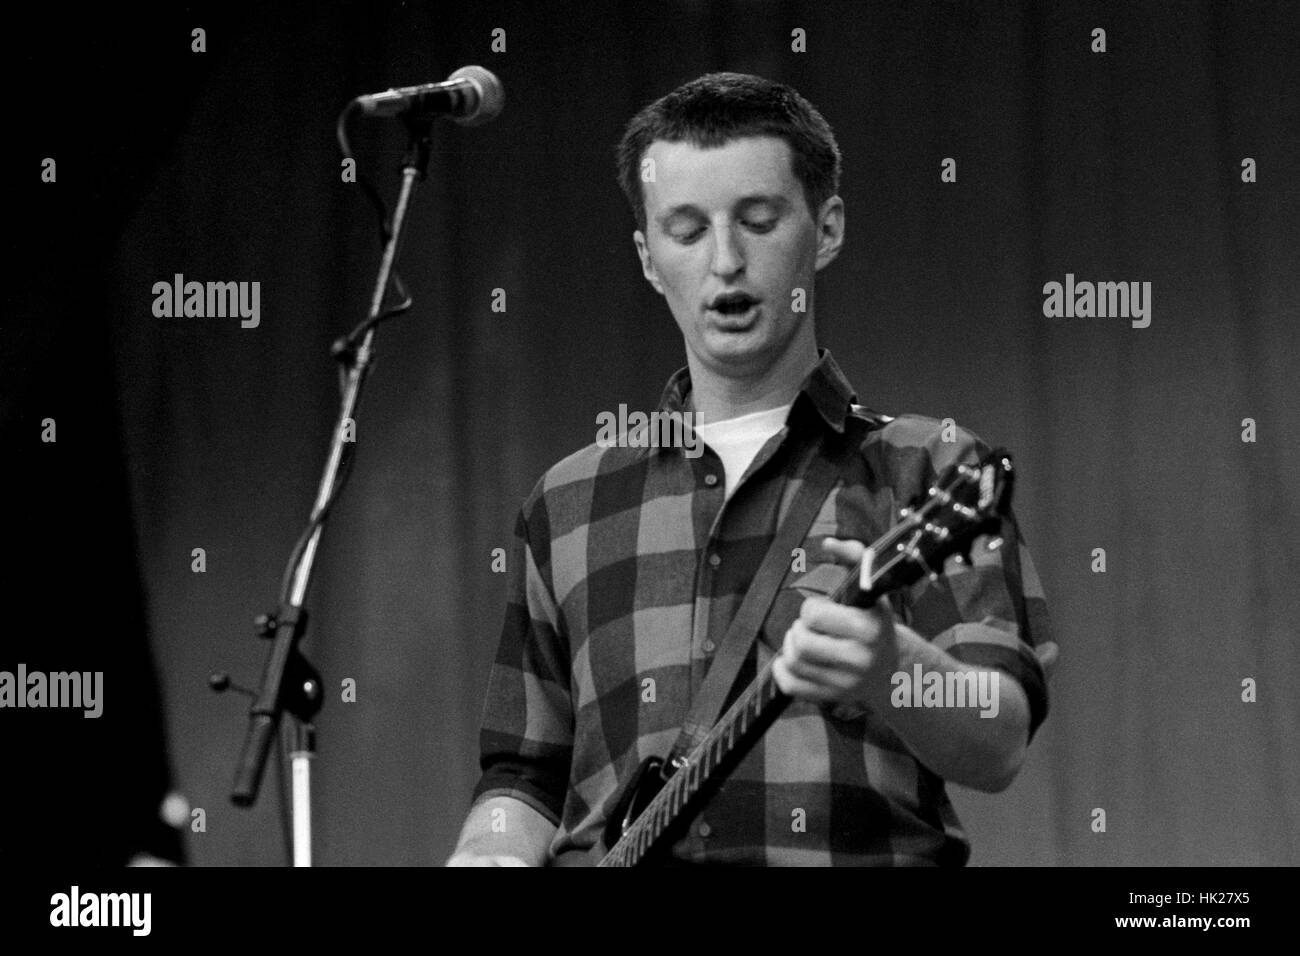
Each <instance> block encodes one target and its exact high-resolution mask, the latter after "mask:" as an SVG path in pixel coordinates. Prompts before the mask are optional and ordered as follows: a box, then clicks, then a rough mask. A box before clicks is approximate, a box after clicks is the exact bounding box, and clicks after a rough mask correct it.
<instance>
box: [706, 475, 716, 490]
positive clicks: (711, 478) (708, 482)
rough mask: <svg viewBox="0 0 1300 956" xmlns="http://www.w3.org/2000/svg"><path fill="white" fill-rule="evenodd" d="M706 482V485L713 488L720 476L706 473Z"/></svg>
mask: <svg viewBox="0 0 1300 956" xmlns="http://www.w3.org/2000/svg"><path fill="white" fill-rule="evenodd" d="M704 483H705V484H706V485H708V486H709V487H710V488H712V487H713V486H714V485H716V484H717V483H718V476H717V475H705V476H704Z"/></svg>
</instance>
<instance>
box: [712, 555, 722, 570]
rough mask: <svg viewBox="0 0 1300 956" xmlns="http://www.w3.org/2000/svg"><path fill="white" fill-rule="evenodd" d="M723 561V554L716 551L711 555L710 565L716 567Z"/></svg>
mask: <svg viewBox="0 0 1300 956" xmlns="http://www.w3.org/2000/svg"><path fill="white" fill-rule="evenodd" d="M721 563H722V555H720V554H717V553H714V554H711V555H709V567H711V568H716V567H717V566H718V565H719V564H721Z"/></svg>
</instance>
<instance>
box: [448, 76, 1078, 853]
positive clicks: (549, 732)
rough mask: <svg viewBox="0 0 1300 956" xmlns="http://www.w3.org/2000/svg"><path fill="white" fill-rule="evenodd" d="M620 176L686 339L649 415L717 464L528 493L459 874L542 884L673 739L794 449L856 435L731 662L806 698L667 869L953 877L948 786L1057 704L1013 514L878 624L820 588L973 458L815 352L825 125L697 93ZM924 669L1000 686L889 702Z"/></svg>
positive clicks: (773, 510)
mask: <svg viewBox="0 0 1300 956" xmlns="http://www.w3.org/2000/svg"><path fill="white" fill-rule="evenodd" d="M619 172H620V179H621V183H622V185H623V188H624V190H625V191H626V192H627V195H628V199H629V201H630V202H631V204H632V208H633V211H634V213H635V216H636V221H637V227H638V228H637V229H636V231H635V233H634V234H633V238H634V241H635V244H636V250H637V254H638V255H639V256H640V259H641V265H642V269H643V271H644V273H645V277H646V279H647V281H649V283H650V284H651V286H653V287H654V289H655V291H656V292H658V293H659V294H660V295H662V296H663V297H664V298H665V299H666V300H667V303H668V307H669V309H670V311H671V312H672V314H673V317H674V319H675V320H676V322H677V325H678V327H679V328H680V330H681V333H682V337H683V339H684V341H685V344H686V358H687V367H686V368H685V369H683V370H682V371H680V372H678V373H677V374H676V375H675V376H673V378H672V379H671V380H670V382H669V384H668V388H667V390H666V392H665V394H664V399H663V402H662V404H661V406H660V410H661V411H664V412H678V413H684V412H692V413H694V414H695V415H696V416H698V417H699V419H701V420H702V421H703V422H704V425H702V426H700V427H699V428H698V429H697V432H698V434H699V435H700V436H702V437H703V439H704V441H705V443H706V445H705V447H704V448H703V449H702V454H700V453H699V452H700V451H701V450H700V449H698V448H695V449H691V448H682V447H675V448H673V447H668V448H665V447H627V446H636V445H644V444H651V443H649V442H644V441H641V442H637V441H628V442H626V446H625V447H606V446H607V445H608V443H602V444H600V445H596V444H593V445H591V446H588V447H587V448H584V449H583V450H581V451H579V452H577V453H576V454H574V455H572V456H570V457H568V458H566V459H565V460H563V461H561V462H560V463H559V464H557V465H555V466H554V467H552V468H551V469H550V470H549V471H548V472H547V473H546V474H545V475H544V476H543V478H542V479H541V481H539V483H538V484H537V486H536V487H535V488H534V490H533V492H532V494H531V495H530V496H529V498H528V499H527V501H526V502H525V504H524V506H523V509H522V511H521V514H520V517H519V520H518V522H517V525H516V536H515V537H516V540H515V547H514V553H513V559H512V561H511V562H510V565H509V569H510V574H511V583H510V587H509V596H508V601H509V604H508V609H507V613H506V621H505V627H504V631H503V634H502V637H501V642H500V647H499V650H498V653H497V657H496V660H495V663H494V665H493V670H492V675H491V678H490V683H489V689H488V699H487V704H486V708H485V713H484V718H483V728H482V738H481V746H482V761H481V762H482V767H483V776H482V778H481V780H480V781H479V784H478V786H477V788H476V790H475V795H474V803H473V806H472V807H471V809H470V813H469V816H468V819H467V820H466V823H465V826H464V829H463V832H462V835H461V838H460V841H459V844H458V846H457V849H456V852H455V854H454V855H453V857H452V858H451V860H450V861H449V863H450V864H451V865H488V866H492V865H544V864H546V863H548V862H550V861H551V860H553V858H554V857H555V856H556V855H557V854H560V853H564V852H566V851H572V850H591V848H593V847H597V841H598V839H599V837H600V834H601V830H602V828H603V826H604V824H605V821H606V818H607V817H608V816H609V814H610V812H611V809H612V806H613V804H614V802H615V799H616V797H617V794H618V791H619V789H620V788H621V787H623V786H624V785H626V783H627V780H628V778H629V777H630V776H631V775H632V773H633V772H634V771H635V769H636V767H637V766H638V764H639V762H640V761H641V760H642V759H643V758H645V757H647V756H650V755H654V754H659V755H663V754H665V753H667V751H668V750H669V748H670V747H671V745H672V744H673V742H674V740H675V739H676V737H677V735H678V732H679V729H680V728H681V726H682V723H683V721H684V720H685V719H686V716H687V714H688V713H689V711H690V708H691V705H692V702H693V700H694V698H695V696H696V694H697V693H698V691H699V688H700V686H701V683H702V682H703V680H704V677H705V675H706V673H707V672H708V668H709V665H710V662H711V660H712V657H713V655H714V653H715V652H716V650H717V645H718V643H719V642H720V641H721V640H722V635H723V633H724V632H725V631H726V629H727V626H728V625H729V624H730V622H731V619H732V617H733V616H734V615H735V613H736V610H737V608H738V606H739V605H740V602H741V600H742V599H743V597H744V594H745V591H746V588H747V586H748V584H749V582H750V580H751V579H752V578H753V576H754V574H755V571H756V569H757V568H758V566H759V564H760V562H761V561H762V559H763V556H764V554H765V552H766V551H767V548H768V545H769V543H770V542H771V540H772V538H773V537H774V535H775V534H776V531H777V528H778V526H779V524H780V519H781V518H782V517H783V515H784V514H785V510H786V508H787V507H788V506H789V501H790V495H791V489H792V488H793V487H794V486H795V485H796V484H797V482H795V481H794V480H792V479H793V478H794V477H795V474H796V472H797V470H798V468H799V467H800V466H801V465H800V463H801V462H802V461H803V452H804V451H805V450H807V449H810V448H815V449H816V451H815V453H816V454H823V453H825V454H829V451H828V450H827V449H830V448H832V447H838V446H837V445H836V443H837V442H843V441H847V442H850V443H851V446H850V451H851V454H850V455H849V456H848V459H849V464H848V465H847V466H846V467H845V468H844V470H843V473H842V474H841V475H840V479H839V483H838V484H837V485H836V487H835V488H834V490H832V491H831V493H830V494H829V496H827V497H826V498H825V501H824V504H822V505H821V510H820V512H819V513H818V514H817V517H816V518H815V520H814V521H813V524H812V527H811V529H810V530H809V532H808V534H807V540H806V542H805V543H806V545H807V547H808V549H810V550H808V551H807V552H806V554H807V555H808V556H809V557H808V559H807V563H806V564H805V562H804V561H802V560H801V559H800V555H799V553H798V552H796V553H795V554H794V555H792V556H791V558H790V561H789V564H790V570H789V573H788V574H787V575H786V577H785V580H784V581H783V583H782V589H781V591H780V592H779V595H780V596H779V597H778V599H777V600H776V602H775V605H774V607H773V609H772V611H771V613H770V614H769V616H768V617H767V620H766V624H765V626H764V628H763V630H762V633H761V634H759V635H758V640H757V641H756V642H755V644H754V647H753V649H752V650H751V651H750V660H749V664H748V666H747V668H746V669H745V670H744V671H742V674H745V675H748V676H750V677H752V676H753V674H754V673H755V670H756V669H757V668H758V667H760V666H762V665H763V664H764V663H766V662H767V661H768V660H769V659H770V658H771V657H772V656H773V655H774V654H776V655H777V660H776V663H775V664H774V673H775V677H776V681H777V683H778V686H779V687H780V688H781V689H782V690H783V691H785V692H786V693H787V694H789V695H791V696H792V697H794V698H795V700H794V702H793V703H792V704H791V705H790V707H789V708H788V709H787V710H786V711H785V712H784V714H783V715H782V716H781V717H780V719H778V720H777V721H776V723H775V724H774V725H773V726H772V727H771V728H770V729H769V730H768V731H767V733H766V734H765V735H764V737H763V739H762V740H761V741H760V742H759V744H758V745H756V746H755V747H754V749H753V750H752V751H751V752H750V753H749V754H748V755H747V756H746V757H745V758H744V760H743V761H742V762H741V764H740V765H739V766H738V767H737V768H736V769H735V771H734V772H733V773H732V774H730V775H729V777H728V779H727V781H726V783H725V785H724V786H723V787H722V789H721V790H720V791H719V792H718V793H717V794H716V795H714V796H713V797H712V798H711V799H709V800H708V802H707V803H706V804H705V805H704V806H703V808H702V810H700V811H699V812H698V813H697V814H696V816H695V817H694V819H692V820H691V822H690V826H689V828H688V829H687V830H686V831H685V832H684V834H683V835H682V837H681V838H680V839H679V840H677V841H676V842H675V843H674V844H673V846H672V848H671V857H670V861H671V862H678V863H723V864H726V863H733V864H771V865H781V864H851V865H926V864H943V863H957V864H960V863H964V862H965V861H966V859H967V857H968V856H969V843H968V841H967V840H966V837H965V835H964V833H963V832H962V830H961V827H960V824H959V822H958V820H957V818H956V816H955V814H954V812H953V810H952V806H951V804H950V803H949V801H948V797H947V795H946V793H945V791H944V781H952V782H956V783H960V784H964V785H966V786H970V787H974V788H976V789H979V790H984V791H988V792H996V791H1000V790H1002V789H1004V788H1005V787H1006V786H1007V785H1008V784H1009V783H1010V782H1011V780H1012V779H1013V778H1014V777H1015V775H1016V773H1017V771H1018V769H1019V767H1020V765H1021V762H1022V761H1023V759H1024V755H1025V750H1026V747H1027V745H1028V743H1029V740H1030V739H1031V738H1032V736H1033V733H1034V731H1035V730H1036V729H1037V727H1038V725H1039V724H1040V723H1041V722H1042V720H1043V718H1044V716H1045V715H1046V710H1047V695H1046V679H1045V674H1044V671H1043V667H1042V665H1041V664H1040V662H1039V659H1038V656H1037V654H1036V653H1035V649H1036V648H1037V649H1039V651H1040V652H1041V653H1043V654H1044V658H1045V659H1046V658H1047V657H1048V655H1049V654H1052V653H1054V645H1050V644H1049V643H1048V641H1049V639H1048V632H1047V620H1046V613H1045V606H1044V602H1043V598H1042V592H1041V590H1040V588H1039V584H1038V580H1037V577H1036V575H1035V573H1034V571H1033V568H1032V565H1031V564H1030V561H1029V556H1028V553H1027V551H1025V549H1024V545H1023V543H1022V542H1021V540H1020V539H1019V536H1018V535H1017V534H1016V531H1015V524H1014V521H1007V522H1006V523H1005V529H1004V534H1003V536H1002V542H1003V543H1002V546H1001V547H1000V548H996V549H994V548H993V547H990V539H988V538H987V537H984V538H981V539H980V541H979V542H977V546H976V548H975V549H974V551H973V552H972V560H971V563H970V564H969V565H964V564H956V563H953V562H949V563H948V564H947V565H946V566H945V568H944V573H943V574H942V575H940V576H939V578H938V579H937V580H936V581H933V582H931V581H929V580H922V582H921V583H920V584H917V585H914V586H913V587H912V588H910V589H908V590H907V591H905V592H900V593H898V594H896V595H895V596H894V597H893V601H894V604H895V606H894V607H891V606H890V604H889V603H885V602H881V603H880V604H879V605H878V606H877V607H875V608H872V609H869V610H862V609H857V608H852V607H848V606H844V605H839V604H835V603H833V602H831V601H830V600H828V599H827V598H826V597H825V596H824V595H825V594H826V593H827V592H829V591H830V590H832V589H833V587H834V586H835V585H836V584H838V583H839V581H840V580H841V579H842V578H843V577H844V576H845V575H846V574H847V573H848V572H847V570H846V569H845V566H848V565H852V564H853V563H854V562H855V561H857V560H858V559H859V558H860V557H861V555H862V552H863V544H862V543H861V542H864V541H866V542H870V541H871V540H874V539H875V538H876V537H878V536H879V535H880V534H882V533H884V531H885V530H887V528H888V527H889V526H890V525H891V524H892V523H893V522H894V521H896V520H897V517H898V509H899V508H900V507H902V506H904V505H906V504H907V503H908V502H909V501H910V500H911V499H912V498H913V497H914V496H916V495H917V494H918V493H919V492H922V491H924V490H925V488H926V486H927V484H928V483H929V482H930V481H932V480H933V478H934V476H935V474H936V473H937V472H938V471H941V470H942V469H943V468H944V467H945V466H946V465H948V464H950V463H952V462H956V461H959V460H960V461H973V460H974V459H975V458H976V456H977V455H978V454H979V452H980V451H982V450H985V447H984V446H983V444H982V443H980V442H979V441H978V439H976V438H975V437H974V436H972V435H971V434H969V433H967V432H963V431H961V430H959V429H954V430H951V432H950V433H949V434H947V435H945V434H944V430H943V428H942V426H941V424H940V423H939V422H937V421H934V420H932V419H925V418H921V417H918V416H901V417H898V418H893V419H891V418H888V417H887V416H879V415H875V414H874V413H871V412H869V411H867V410H866V409H863V408H861V407H860V406H857V405H855V404H854V395H853V390H852V388H851V387H850V386H849V384H848V382H847V381H846V380H845V379H844V377H843V375H842V374H841V372H840V371H839V368H838V367H837V366H836V364H835V362H834V361H833V359H832V358H831V356H830V354H829V353H827V352H825V351H822V350H819V349H818V347H817V344H816V334H815V328H814V296H813V279H814V276H815V273H816V272H818V271H819V270H821V269H822V268H824V267H825V266H827V265H828V264H829V263H831V262H832V261H833V260H834V259H835V257H836V256H837V255H838V254H839V251H840V247H841V245H842V244H843V241H844V218H845V217H844V203H843V201H842V200H841V199H840V197H839V196H838V195H836V193H837V190H838V185H839V172H840V157H839V151H838V148H837V147H836V144H835V140H834V137H833V135H832V133H831V130H830V128H829V126H828V125H827V124H826V122H825V120H824V119H823V118H822V117H821V116H820V114H818V113H817V111H816V110H815V109H814V108H813V107H812V106H810V105H809V104H808V103H807V102H806V101H805V100H803V99H802V98H801V97H800V96H799V95H798V94H797V93H795V92H794V91H793V90H791V89H789V88H788V87H785V86H782V85H780V84H776V83H772V82H769V81H766V80H763V79H760V78H758V77H753V76H745V75H739V74H728V73H723V74H711V75H708V76H705V77H701V78H700V79H698V80H695V81H693V82H691V83H688V84H686V85H685V86H683V87H681V88H679V89H677V90H676V91H674V92H673V93H670V94H669V95H668V96H665V97H663V98H662V99H660V100H658V101H657V102H655V103H653V104H651V105H650V106H649V107H647V108H646V109H644V110H643V111H642V112H641V113H640V114H638V115H637V116H636V117H635V118H634V119H633V120H632V122H631V123H630V124H629V126H628V129H627V132H626V134H625V135H624V138H623V141H622V143H621V145H620V148H619ZM945 438H949V439H952V440H948V441H945ZM823 541H824V546H825V551H824V555H823V560H822V562H821V563H818V560H817V559H818V557H819V551H818V549H817V546H818V544H819V543H822V542H823ZM896 612H897V613H896ZM909 622H910V623H909ZM918 664H919V665H920V666H921V668H922V671H923V672H924V673H930V672H934V673H937V674H940V675H944V674H948V673H959V674H961V673H967V672H972V673H974V674H975V676H976V678H978V679H982V680H984V681H985V682H986V686H992V687H994V688H997V689H998V694H997V706H996V708H994V707H984V708H982V709H981V708H977V707H973V706H936V707H911V706H899V705H896V704H897V703H899V702H900V700H899V697H898V695H895V694H894V691H895V688H896V687H897V681H896V680H895V675H899V674H903V675H911V674H913V673H915V666H916V665H918ZM994 675H996V676H997V677H998V678H1000V679H999V680H997V681H996V682H994V681H992V680H991V678H992V677H993V676H994ZM738 683H739V682H738ZM733 693H734V691H733ZM909 699H910V698H909ZM901 703H906V700H903V701H901ZM972 703H973V702H972ZM990 711H995V713H990ZM599 850H600V848H599V847H597V852H599Z"/></svg>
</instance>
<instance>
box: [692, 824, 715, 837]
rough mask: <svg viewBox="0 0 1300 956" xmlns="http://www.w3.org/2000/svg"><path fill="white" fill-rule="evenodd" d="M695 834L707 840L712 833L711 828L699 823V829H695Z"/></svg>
mask: <svg viewBox="0 0 1300 956" xmlns="http://www.w3.org/2000/svg"><path fill="white" fill-rule="evenodd" d="M695 832H696V833H698V834H699V835H700V836H702V837H704V839H706V840H707V839H708V838H709V836H710V835H711V834H712V833H713V827H711V826H709V825H708V824H707V823H704V822H703V821H701V822H700V825H699V827H697V828H696V830H695Z"/></svg>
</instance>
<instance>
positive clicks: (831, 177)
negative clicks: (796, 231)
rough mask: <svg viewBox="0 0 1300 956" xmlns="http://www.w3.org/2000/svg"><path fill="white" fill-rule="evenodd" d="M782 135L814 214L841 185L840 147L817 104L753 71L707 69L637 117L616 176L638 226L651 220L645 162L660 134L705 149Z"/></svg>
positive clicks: (626, 138) (620, 147)
mask: <svg viewBox="0 0 1300 956" xmlns="http://www.w3.org/2000/svg"><path fill="white" fill-rule="evenodd" d="M765 135H766V136H778V137H780V138H781V139H783V140H785V141H786V143H788V144H789V146H790V151H791V154H792V162H793V172H794V175H795V178H796V179H798V180H799V183H800V185H802V186H803V193H804V200H805V201H806V202H807V203H808V211H809V213H810V214H811V215H812V216H813V218H816V216H817V210H819V209H820V208H821V206H822V203H824V202H825V201H826V200H827V199H829V198H830V197H831V196H834V195H835V194H836V193H837V192H838V191H839V188H840V149H839V146H838V145H836V143H835V134H834V133H833V132H831V127H830V124H829V123H827V122H826V120H825V119H824V118H823V117H822V115H821V113H819V112H817V109H816V107H814V106H813V105H812V104H811V103H809V102H808V101H807V100H805V99H804V98H803V97H802V96H800V95H799V94H798V93H797V92H796V91H795V90H794V89H792V88H791V87H789V86H786V85H785V84H783V83H777V82H774V81H772V80H765V79H763V78H762V77H760V76H752V75H750V74H748V73H708V74H706V75H704V76H701V77H699V78H698V79H695V80H691V81H690V82H689V83H686V84H683V85H682V86H679V87H678V88H677V89H675V90H673V91H672V92H671V93H669V94H667V95H666V96H662V97H660V98H659V99H657V100H655V101H654V102H653V103H651V104H650V105H649V106H647V107H645V108H644V109H642V110H641V112H639V113H637V114H636V116H634V117H632V120H631V121H630V122H629V123H628V124H627V129H626V130H625V131H624V133H623V138H622V140H621V141H620V142H619V144H618V148H617V151H616V152H617V158H618V181H619V186H620V187H621V188H622V189H623V193H624V195H626V196H627V201H628V202H629V203H630V204H631V206H632V213H633V215H634V216H635V217H636V222H637V227H638V228H639V229H642V230H644V229H645V227H646V211H645V193H644V192H642V189H641V176H640V166H641V161H642V157H643V156H644V155H645V151H646V150H647V149H649V148H650V144H651V143H653V142H655V141H656V140H664V141H667V142H670V143H678V142H687V143H690V144H692V145H694V146H696V147H699V148H701V149H710V148H714V147H718V146H723V145H725V144H727V143H729V142H731V141H732V140H734V139H739V138H741V137H744V136H765Z"/></svg>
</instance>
